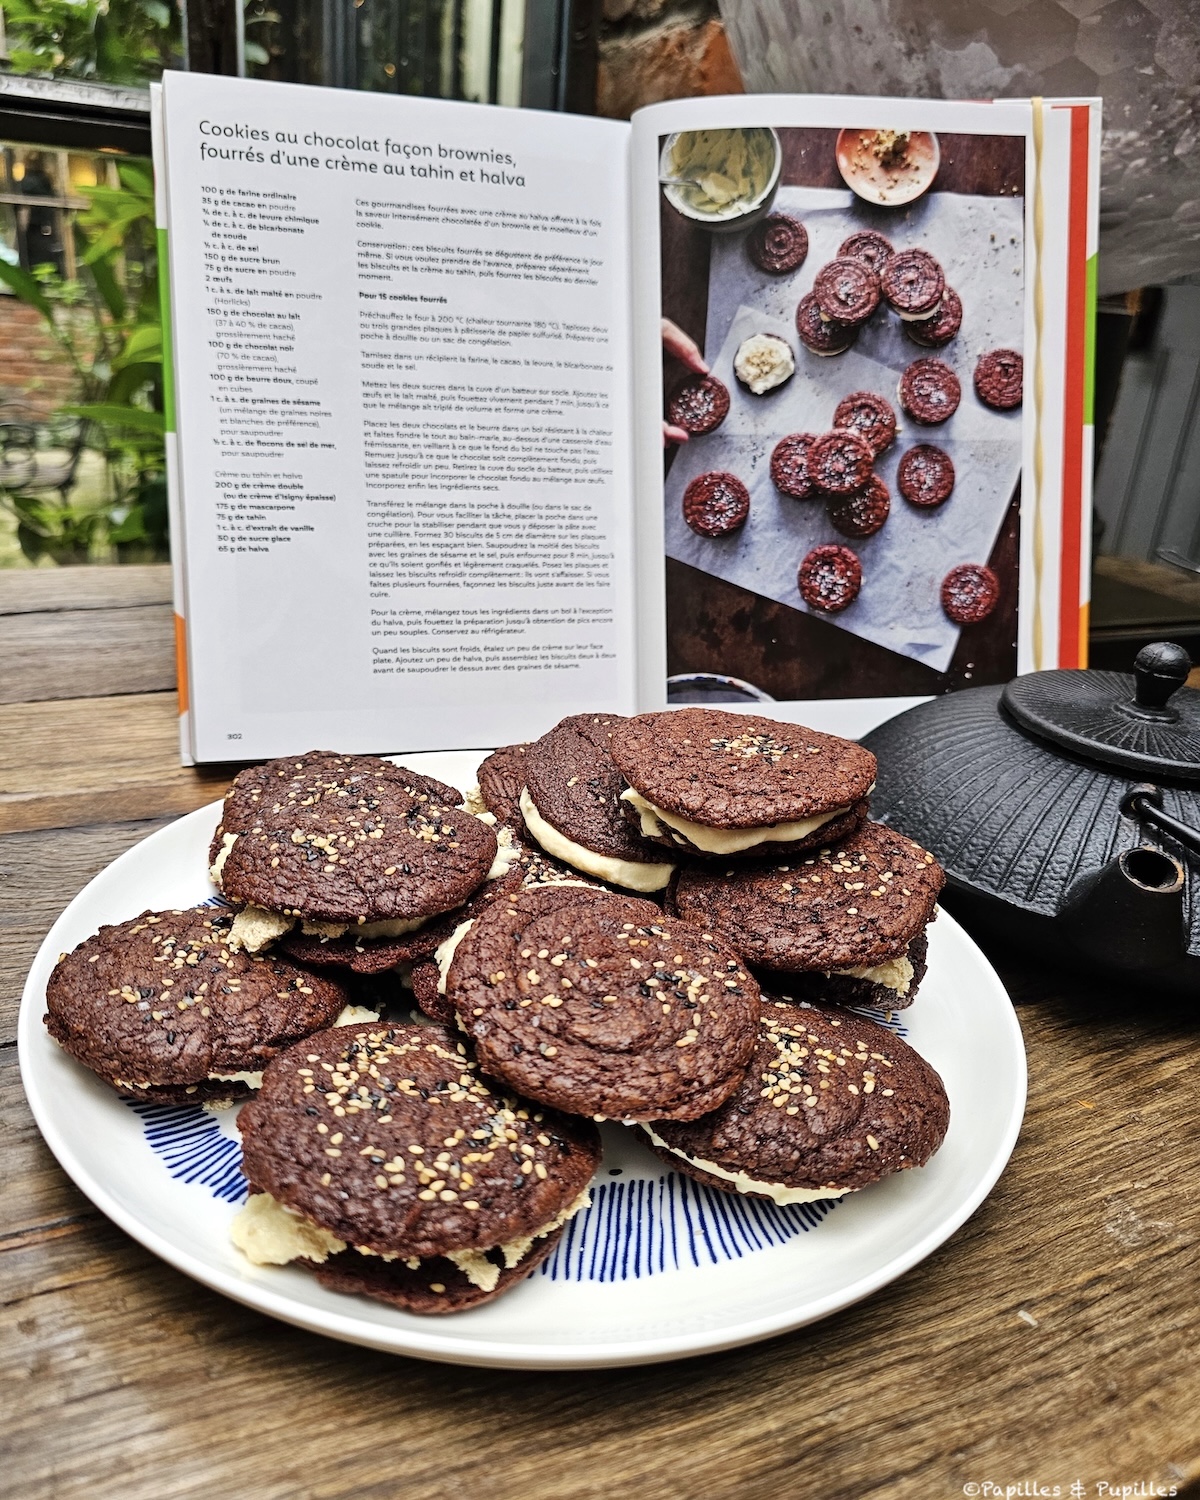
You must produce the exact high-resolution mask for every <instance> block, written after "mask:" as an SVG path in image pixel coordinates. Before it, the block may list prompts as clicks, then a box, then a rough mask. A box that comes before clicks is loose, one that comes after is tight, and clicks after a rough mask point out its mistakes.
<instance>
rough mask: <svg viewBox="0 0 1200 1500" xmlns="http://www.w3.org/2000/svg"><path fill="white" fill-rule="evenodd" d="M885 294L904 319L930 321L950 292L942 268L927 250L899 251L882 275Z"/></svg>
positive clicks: (881, 283) (882, 286)
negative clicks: (927, 319)
mask: <svg viewBox="0 0 1200 1500" xmlns="http://www.w3.org/2000/svg"><path fill="white" fill-rule="evenodd" d="M879 281H880V286H881V288H882V291H883V295H884V296H885V297H886V298H887V300H888V302H889V303H890V304H891V306H892V308H893V309H894V310H895V311H896V312H897V313H899V314H900V316H901V317H902V318H929V317H932V316H933V314H934V313H935V312H936V311H937V306H938V303H939V302H940V301H941V300H942V294H943V293H944V292H945V290H946V277H945V274H944V273H943V271H942V268H941V266H940V265H939V264H938V263H937V261H936V260H934V258H933V256H932V255H930V254H929V252H928V251H927V250H899V251H897V252H896V254H895V255H893V256H892V258H891V259H890V260H889V261H888V263H887V264H886V265H885V266H884V268H883V270H882V271H881V272H880V274H879Z"/></svg>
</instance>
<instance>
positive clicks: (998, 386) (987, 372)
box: [975, 349, 1025, 411]
mask: <svg viewBox="0 0 1200 1500" xmlns="http://www.w3.org/2000/svg"><path fill="white" fill-rule="evenodd" d="M1024 384H1025V361H1024V360H1023V359H1022V358H1021V356H1020V355H1019V354H1018V353H1017V351H1016V350H1015V349H993V350H991V351H990V353H988V354H985V355H983V356H982V358H981V359H980V361H979V363H978V364H977V365H976V366H975V394H976V395H977V396H978V397H979V399H980V400H981V401H982V402H983V404H984V405H985V406H990V407H992V408H993V410H995V411H1012V410H1013V409H1014V407H1017V406H1020V404H1021V397H1022V393H1023V389H1024Z"/></svg>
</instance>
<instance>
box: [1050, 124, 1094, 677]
mask: <svg viewBox="0 0 1200 1500" xmlns="http://www.w3.org/2000/svg"><path fill="white" fill-rule="evenodd" d="M1061 107H1063V108H1067V109H1069V110H1070V111H1071V168H1070V183H1069V211H1068V220H1067V327H1066V351H1065V352H1066V371H1065V376H1066V378H1065V381H1064V385H1065V392H1064V400H1063V481H1062V532H1061V536H1062V561H1061V567H1060V572H1059V594H1058V664H1059V666H1060V667H1079V666H1082V665H1083V663H1084V661H1085V660H1086V659H1087V654H1086V651H1085V650H1082V649H1081V639H1080V637H1081V631H1080V617H1079V595H1080V581H1081V580H1080V572H1081V569H1082V566H1083V561H1082V553H1083V541H1082V536H1081V530H1082V525H1083V408H1084V392H1085V388H1086V385H1087V371H1086V368H1085V362H1086V348H1087V210H1088V128H1089V124H1090V113H1091V112H1090V110H1089V108H1088V106H1087V105H1086V104H1071V105H1066V106H1061Z"/></svg>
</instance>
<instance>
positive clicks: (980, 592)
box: [942, 563, 1000, 625]
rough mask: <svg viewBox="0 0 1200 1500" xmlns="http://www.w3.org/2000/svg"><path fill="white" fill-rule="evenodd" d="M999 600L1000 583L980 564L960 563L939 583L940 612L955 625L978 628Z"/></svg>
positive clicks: (989, 570)
mask: <svg viewBox="0 0 1200 1500" xmlns="http://www.w3.org/2000/svg"><path fill="white" fill-rule="evenodd" d="M999 600H1000V580H999V579H998V578H997V577H996V575H995V573H993V572H992V570H991V568H986V567H984V565H983V564H982V563H961V564H960V565H959V566H958V567H957V568H951V569H950V571H949V572H948V573H947V574H946V576H945V578H944V579H943V580H942V608H943V609H944V610H945V611H946V614H947V616H948V617H949V618H950V619H951V620H953V621H954V623H955V624H956V625H978V624H979V623H980V621H982V620H986V619H987V617H988V616H989V615H990V614H991V612H992V610H994V609H995V607H996V605H997V604H998V603H999Z"/></svg>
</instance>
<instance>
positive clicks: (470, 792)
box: [463, 782, 495, 822]
mask: <svg viewBox="0 0 1200 1500" xmlns="http://www.w3.org/2000/svg"><path fill="white" fill-rule="evenodd" d="M463 806H464V807H465V808H466V810H467V811H468V812H469V813H474V814H475V816H476V817H477V818H483V820H484V821H485V822H486V821H487V819H488V818H491V817H492V814H491V813H490V812H489V811H488V805H487V803H486V802H485V801H484V800H483V793H482V792H481V791H480V789H479V783H478V782H476V783H475V785H474V786H472V787H468V788H467V792H466V795H465V796H464V797H463ZM493 821H495V820H494V819H493Z"/></svg>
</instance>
